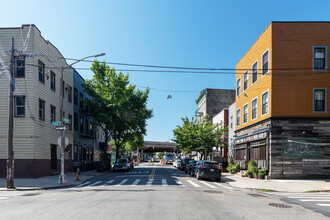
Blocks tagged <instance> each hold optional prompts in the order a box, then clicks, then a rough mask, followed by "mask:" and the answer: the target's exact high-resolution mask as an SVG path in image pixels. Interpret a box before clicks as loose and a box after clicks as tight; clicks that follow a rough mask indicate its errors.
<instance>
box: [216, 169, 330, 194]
mask: <svg viewBox="0 0 330 220" xmlns="http://www.w3.org/2000/svg"><path fill="white" fill-rule="evenodd" d="M222 181H224V182H226V183H228V184H229V185H231V186H234V187H239V188H245V189H267V190H274V191H278V192H306V191H325V190H330V179H317V180H303V179H290V180H289V179H270V180H259V179H250V178H248V177H241V176H239V175H233V174H230V173H223V174H222Z"/></svg>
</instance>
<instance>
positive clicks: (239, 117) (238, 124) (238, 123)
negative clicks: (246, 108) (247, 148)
mask: <svg viewBox="0 0 330 220" xmlns="http://www.w3.org/2000/svg"><path fill="white" fill-rule="evenodd" d="M236 126H237V127H239V126H241V109H238V110H237V112H236Z"/></svg>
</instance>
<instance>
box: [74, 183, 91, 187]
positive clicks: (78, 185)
mask: <svg viewBox="0 0 330 220" xmlns="http://www.w3.org/2000/svg"><path fill="white" fill-rule="evenodd" d="M88 183H90V182H85V183H83V184H80V185H78V186H77V187H82V186H85V185H87V184H88Z"/></svg>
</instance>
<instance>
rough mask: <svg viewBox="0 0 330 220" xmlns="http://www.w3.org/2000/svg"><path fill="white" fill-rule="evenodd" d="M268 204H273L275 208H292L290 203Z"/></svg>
mask: <svg viewBox="0 0 330 220" xmlns="http://www.w3.org/2000/svg"><path fill="white" fill-rule="evenodd" d="M269 205H270V206H275V207H277V208H292V206H290V205H286V204H281V203H269Z"/></svg>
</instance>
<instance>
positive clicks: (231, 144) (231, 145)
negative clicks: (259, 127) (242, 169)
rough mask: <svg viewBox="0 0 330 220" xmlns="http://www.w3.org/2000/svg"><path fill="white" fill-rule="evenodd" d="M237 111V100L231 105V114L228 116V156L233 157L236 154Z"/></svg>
mask: <svg viewBox="0 0 330 220" xmlns="http://www.w3.org/2000/svg"><path fill="white" fill-rule="evenodd" d="M235 112H236V102H234V103H233V104H231V105H230V106H229V116H228V120H229V121H228V156H229V157H230V158H233V157H234V156H235V141H234V140H235V137H234V136H235V124H236V123H235V119H236V117H235Z"/></svg>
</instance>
